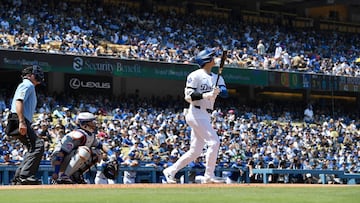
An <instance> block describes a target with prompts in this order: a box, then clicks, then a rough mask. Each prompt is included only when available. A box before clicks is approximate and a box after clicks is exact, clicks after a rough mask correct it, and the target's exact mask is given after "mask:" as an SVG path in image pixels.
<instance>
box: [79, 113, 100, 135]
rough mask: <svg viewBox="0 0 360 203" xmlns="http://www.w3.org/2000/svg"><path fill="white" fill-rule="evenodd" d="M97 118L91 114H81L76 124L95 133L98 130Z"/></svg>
mask: <svg viewBox="0 0 360 203" xmlns="http://www.w3.org/2000/svg"><path fill="white" fill-rule="evenodd" d="M95 120H96V117H95V116H94V114H92V113H90V112H81V113H79V115H78V116H77V118H76V122H77V124H78V125H79V127H80V128H82V129H84V130H87V131H90V132H95V130H96V122H95Z"/></svg>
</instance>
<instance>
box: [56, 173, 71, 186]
mask: <svg viewBox="0 0 360 203" xmlns="http://www.w3.org/2000/svg"><path fill="white" fill-rule="evenodd" d="M56 183H57V184H74V182H73V181H72V180H71V179H70V177H69V176H67V175H64V174H63V175H61V177H60V178H58V179H57V180H56Z"/></svg>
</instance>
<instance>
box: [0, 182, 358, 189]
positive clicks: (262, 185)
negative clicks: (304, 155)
mask: <svg viewBox="0 0 360 203" xmlns="http://www.w3.org/2000/svg"><path fill="white" fill-rule="evenodd" d="M200 187H210V188H215V187H224V188H226V187H228V188H235V187H239V188H240V187H360V185H328V184H311V185H310V184H253V183H252V184H149V183H148V184H112V185H96V184H84V185H3V186H0V190H10V189H11V190H13V189H19V190H22V189H72V188H74V189H82V188H84V189H86V188H89V189H90V188H91V189H97V188H103V189H106V188H109V189H110V188H115V189H116V188H118V189H125V188H200Z"/></svg>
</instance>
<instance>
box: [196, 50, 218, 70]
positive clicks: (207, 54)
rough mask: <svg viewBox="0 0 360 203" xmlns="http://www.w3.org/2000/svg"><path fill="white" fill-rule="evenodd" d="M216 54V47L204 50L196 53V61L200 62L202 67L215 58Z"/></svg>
mask: <svg viewBox="0 0 360 203" xmlns="http://www.w3.org/2000/svg"><path fill="white" fill-rule="evenodd" d="M214 55H215V50H214V49H205V50H202V51H200V52H199V53H198V54H197V55H196V57H195V62H196V63H197V64H199V66H200V67H203V66H204V65H205V64H207V63H209V62H211V61H212V60H213V57H214Z"/></svg>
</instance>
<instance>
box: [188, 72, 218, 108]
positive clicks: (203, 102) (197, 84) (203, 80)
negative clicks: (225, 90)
mask: <svg viewBox="0 0 360 203" xmlns="http://www.w3.org/2000/svg"><path fill="white" fill-rule="evenodd" d="M216 79H217V74H215V73H212V72H211V74H208V73H206V71H205V70H204V69H198V70H195V71H193V72H192V73H190V74H189V75H188V77H187V80H186V87H185V95H190V94H191V93H192V92H194V91H196V92H199V93H201V94H202V93H205V92H210V91H211V90H212V89H213V88H214V86H215V83H216ZM218 86H225V82H224V79H223V77H222V76H220V78H219V81H218ZM215 99H216V98H213V99H210V100H208V99H200V100H196V101H192V102H191V104H192V105H194V106H199V107H200V108H201V109H211V110H212V109H213V108H214V103H215Z"/></svg>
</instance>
